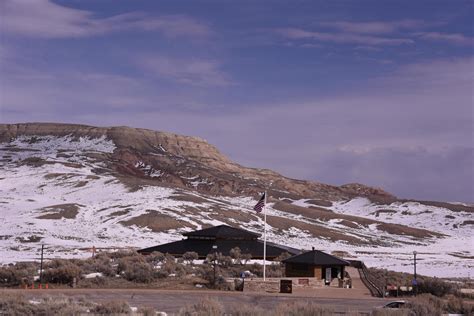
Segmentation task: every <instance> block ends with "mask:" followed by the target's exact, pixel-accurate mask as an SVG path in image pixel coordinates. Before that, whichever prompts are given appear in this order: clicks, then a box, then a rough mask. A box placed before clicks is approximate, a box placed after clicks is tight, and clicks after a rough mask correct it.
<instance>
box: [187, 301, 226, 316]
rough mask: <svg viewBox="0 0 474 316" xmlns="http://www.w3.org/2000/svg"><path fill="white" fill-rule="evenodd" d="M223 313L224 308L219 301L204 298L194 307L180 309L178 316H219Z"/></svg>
mask: <svg viewBox="0 0 474 316" xmlns="http://www.w3.org/2000/svg"><path fill="white" fill-rule="evenodd" d="M223 313H224V307H223V306H222V304H221V303H219V301H217V300H214V299H210V298H206V299H204V300H202V301H200V302H198V303H196V304H194V305H191V306H187V307H184V308H182V309H180V311H179V313H178V315H180V316H221V315H222V314H223Z"/></svg>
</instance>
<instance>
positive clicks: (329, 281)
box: [326, 267, 332, 283]
mask: <svg viewBox="0 0 474 316" xmlns="http://www.w3.org/2000/svg"><path fill="white" fill-rule="evenodd" d="M331 275H332V269H331V268H330V267H327V268H326V283H331V280H332V279H331Z"/></svg>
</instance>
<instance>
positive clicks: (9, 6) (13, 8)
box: [0, 0, 212, 38]
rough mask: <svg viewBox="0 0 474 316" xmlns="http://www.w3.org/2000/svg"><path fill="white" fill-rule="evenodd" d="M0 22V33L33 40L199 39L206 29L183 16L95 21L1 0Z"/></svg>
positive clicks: (39, 0) (81, 13) (34, 0)
mask: <svg viewBox="0 0 474 316" xmlns="http://www.w3.org/2000/svg"><path fill="white" fill-rule="evenodd" d="M1 9H2V10H0V12H1V13H0V18H1V19H2V21H1V22H0V23H1V27H2V32H6V33H12V34H15V35H22V36H27V37H35V38H69V37H88V36H97V35H102V34H106V33H111V32H118V31H123V30H141V31H156V32H160V33H162V34H164V35H165V36H169V37H177V36H188V37H203V36H208V35H210V34H211V33H212V32H211V30H210V28H209V27H208V26H207V25H206V24H204V23H201V22H199V21H196V20H195V19H193V18H190V17H188V16H185V15H170V16H158V17H156V16H151V15H149V14H146V13H143V12H131V13H125V14H119V15H115V16H111V17H107V18H98V17H96V16H94V14H93V13H91V12H89V11H85V10H78V9H73V8H69V7H65V6H61V5H59V4H56V3H53V2H51V1H48V0H5V1H3V2H2V7H1Z"/></svg>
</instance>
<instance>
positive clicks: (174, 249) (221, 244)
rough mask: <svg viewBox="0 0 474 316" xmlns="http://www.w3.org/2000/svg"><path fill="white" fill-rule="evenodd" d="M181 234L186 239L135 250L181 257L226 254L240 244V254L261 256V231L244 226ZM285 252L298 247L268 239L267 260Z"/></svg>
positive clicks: (257, 257) (221, 226) (258, 257)
mask: <svg viewBox="0 0 474 316" xmlns="http://www.w3.org/2000/svg"><path fill="white" fill-rule="evenodd" d="M183 236H185V237H187V239H183V240H180V241H175V242H171V243H167V244H163V245H158V246H153V247H149V248H145V249H140V250H138V252H139V253H141V254H150V253H152V252H154V251H159V252H162V253H169V254H171V255H173V256H175V257H181V256H182V255H183V254H184V253H186V252H189V251H193V252H196V253H197V254H198V256H199V258H200V259H205V258H206V257H207V255H208V254H212V253H222V254H223V255H226V256H228V255H230V250H231V249H232V248H235V247H239V248H240V251H241V253H242V254H250V255H252V259H263V241H261V240H259V239H258V237H260V234H257V233H254V232H250V231H247V230H244V229H240V228H235V227H231V226H227V225H219V226H214V227H210V228H206V229H202V230H197V231H194V232H189V233H184V234H183ZM284 252H288V253H289V254H290V255H295V254H298V253H300V251H299V250H297V249H293V248H290V247H285V246H280V245H277V244H274V243H270V242H268V241H267V254H266V258H267V260H273V259H275V258H276V257H278V256H280V255H281V254H282V253H284Z"/></svg>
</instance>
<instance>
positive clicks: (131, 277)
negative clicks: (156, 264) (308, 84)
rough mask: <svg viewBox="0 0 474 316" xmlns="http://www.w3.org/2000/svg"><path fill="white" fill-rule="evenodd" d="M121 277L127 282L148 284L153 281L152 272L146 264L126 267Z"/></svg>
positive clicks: (140, 263)
mask: <svg viewBox="0 0 474 316" xmlns="http://www.w3.org/2000/svg"><path fill="white" fill-rule="evenodd" d="M123 276H124V278H125V279H126V280H128V281H133V282H141V283H150V282H152V281H153V279H154V271H153V268H152V267H151V266H150V265H149V264H148V263H146V262H136V263H133V264H129V265H127V266H126V268H125V271H124V273H123Z"/></svg>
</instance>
